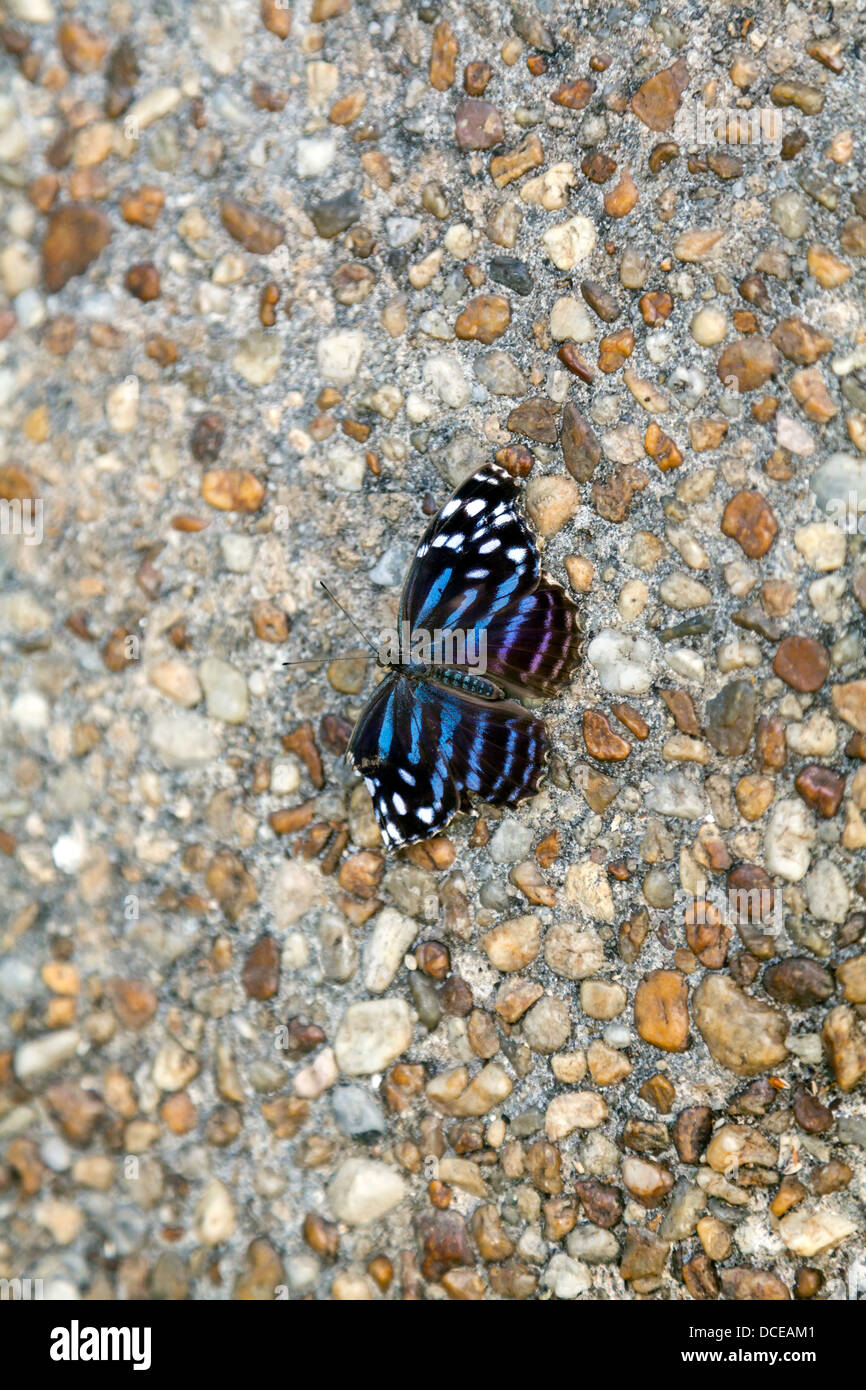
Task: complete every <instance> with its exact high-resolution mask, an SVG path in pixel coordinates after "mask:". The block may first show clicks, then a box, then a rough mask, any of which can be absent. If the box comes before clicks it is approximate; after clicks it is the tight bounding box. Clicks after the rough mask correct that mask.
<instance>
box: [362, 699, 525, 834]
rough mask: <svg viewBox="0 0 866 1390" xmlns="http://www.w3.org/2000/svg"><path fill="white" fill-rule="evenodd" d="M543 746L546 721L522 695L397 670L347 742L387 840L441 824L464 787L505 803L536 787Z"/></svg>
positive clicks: (432, 831)
mask: <svg viewBox="0 0 866 1390" xmlns="http://www.w3.org/2000/svg"><path fill="white" fill-rule="evenodd" d="M547 753H548V744H547V737H546V734H545V730H544V725H543V723H542V722H541V720H540V719H536V718H535V717H534V716H533V715H531V714H530V713H529V712H528V710H525V709H523V707H522V706H521V705H518V704H516V703H514V702H513V701H511V700H493V701H486V700H479V699H476V698H474V697H472V696H468V695H463V694H461V693H458V692H457V691H455V690H452V689H450V688H448V687H446V686H443V685H441V684H439V683H438V682H435V681H427V680H420V681H410V680H409V679H408V678H407V677H405V676H402V675H399V674H393V675H391V676H389V677H388V678H387V679H386V680H384V681H383V682H382V684H381V685H380V686H379V688H378V690H377V691H376V693H375V694H374V696H373V698H372V700H371V701H370V703H369V704H368V706H367V708H366V709H365V711H364V713H363V714H362V716H361V718H360V720H359V721H358V725H357V727H356V729H355V732H354V733H353V735H352V739H351V741H350V743H349V748H348V750H347V756H348V758H349V761H350V762H351V763H352V764H353V765H354V766H355V767H356V768H357V769H358V771H359V772H360V773H361V774H362V776H363V777H364V780H365V782H366V784H367V790H368V791H369V793H370V796H371V797H372V800H373V810H374V813H375V816H376V820H377V822H378V824H379V828H380V830H381V832H382V837H383V839H384V840H385V842H386V844H388V845H389V846H392V847H393V846H396V845H402V844H409V843H411V842H412V841H413V840H423V839H426V838H427V837H428V836H430V835H433V834H435V833H436V832H437V831H439V830H441V829H442V828H443V826H445V825H446V824H447V823H448V821H449V820H450V819H451V817H452V816H453V815H454V813H455V811H457V810H458V809H459V807H460V804H461V801H462V800H463V794H464V793H465V792H473V793H474V794H476V795H477V796H479V797H480V798H481V799H482V800H484V801H488V802H491V803H492V804H494V805H507V806H513V805H516V804H517V802H518V801H522V800H523V798H524V797H527V796H533V795H534V794H535V793H536V792H537V791H538V788H539V785H540V782H541V779H542V776H543V774H544V767H545V763H546V761H547Z"/></svg>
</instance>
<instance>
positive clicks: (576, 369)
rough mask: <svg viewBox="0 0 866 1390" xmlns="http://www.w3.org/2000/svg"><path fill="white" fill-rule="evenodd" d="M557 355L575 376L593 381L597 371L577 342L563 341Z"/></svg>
mask: <svg viewBox="0 0 866 1390" xmlns="http://www.w3.org/2000/svg"><path fill="white" fill-rule="evenodd" d="M556 355H557V357H558V358H559V360H560V362H561V363H562V365H563V366H564V367H567V368H568V370H569V371H570V372H572V373H573V374H574V375H575V376H577V377H580V380H581V381H585V382H587V383H589V382H590V381H592V379H593V377H594V376H595V371H594V370H593V368H592V367H591V366H590V365H589V363H588V362H587V361H586V359H585V358H584V356H583V354H582V353H581V351H580V348H579V347H578V346H577V344H576V343H572V342H564V343H562V344H561V346H560V348H559V350H558V352H557V354H556Z"/></svg>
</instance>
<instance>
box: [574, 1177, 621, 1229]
mask: <svg viewBox="0 0 866 1390" xmlns="http://www.w3.org/2000/svg"><path fill="white" fill-rule="evenodd" d="M574 1188H575V1192H576V1193H577V1196H578V1197H579V1199H580V1201H581V1203H582V1205H583V1209H584V1211H585V1213H586V1216H587V1219H588V1220H589V1221H591V1222H592V1224H593V1225H594V1226H601V1227H602V1229H603V1230H606V1231H608V1230H610V1228H611V1226H616V1225H617V1223H618V1222H619V1220H620V1218H621V1216H622V1209H623V1208H622V1197H621V1195H620V1192H619V1190H618V1188H616V1187H613V1186H611V1185H610V1184H609V1183H603V1182H599V1181H598V1179H597V1178H577V1179H575V1184H574Z"/></svg>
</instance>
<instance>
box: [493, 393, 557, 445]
mask: <svg viewBox="0 0 866 1390" xmlns="http://www.w3.org/2000/svg"><path fill="white" fill-rule="evenodd" d="M558 418H559V408H558V406H556V405H554V403H553V401H550V400H548V399H547V397H546V396H530V397H529V398H528V399H527V400H525V401H522V402H521V404H520V405H518V406H515V408H514V410H512V411H511V414H510V415H509V416H508V419H507V421H506V428H507V429H509V430H511V431H512V433H514V434H525V435H526V436H527V438H528V439H534V440H535V441H536V443H538V444H555V443H556V437H557V422H558Z"/></svg>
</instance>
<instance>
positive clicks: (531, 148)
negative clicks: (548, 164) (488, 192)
mask: <svg viewBox="0 0 866 1390" xmlns="http://www.w3.org/2000/svg"><path fill="white" fill-rule="evenodd" d="M543 163H544V148H543V146H542V143H541V141H540V139H539V138H538V136H537V135H536V133H535V131H534V130H532V131H530V133H529V134H528V135H527V137H526V139H525V140H522V141H521V142H520V144H519V145H518V146H517V148H516V149H514V150H511V151H510V152H509V153H508V154H498V155H494V156H493V158H492V159H491V161H490V177H491V178H492V179H493V182H494V183H495V184H496V187H497V188H505V187H507V185H508V184H510V183H513V182H514V180H515V179H519V178H520V177H521V175H522V174H525V173H527V172H528V171H529V170H530V169H537V168H538V166H539V164H543Z"/></svg>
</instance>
